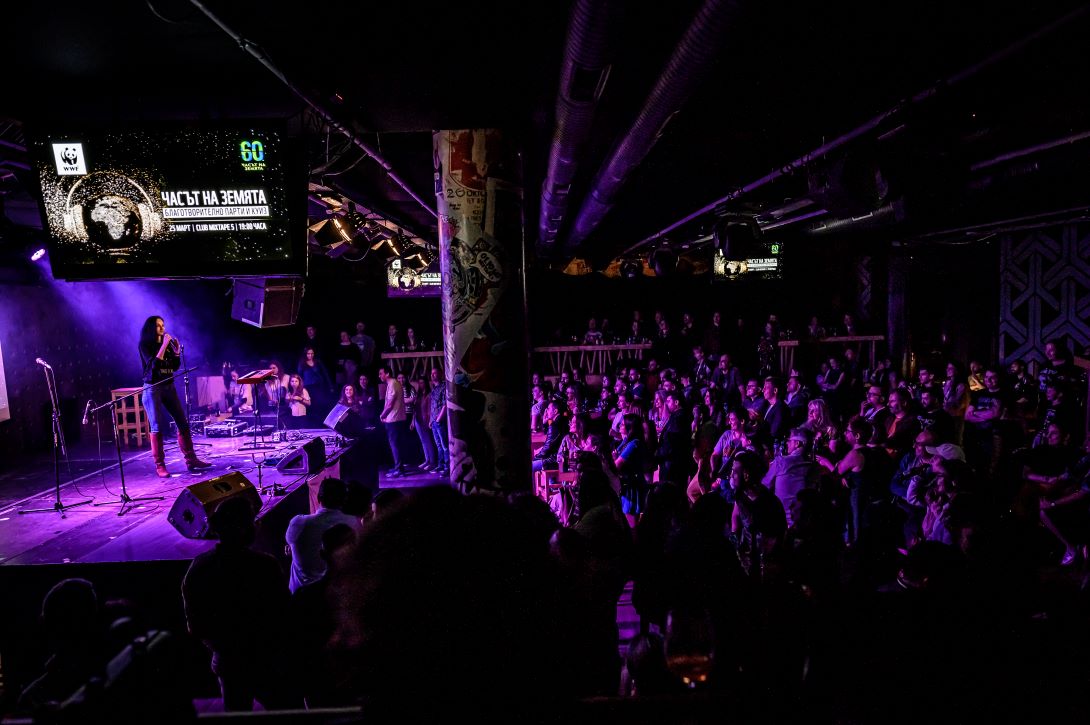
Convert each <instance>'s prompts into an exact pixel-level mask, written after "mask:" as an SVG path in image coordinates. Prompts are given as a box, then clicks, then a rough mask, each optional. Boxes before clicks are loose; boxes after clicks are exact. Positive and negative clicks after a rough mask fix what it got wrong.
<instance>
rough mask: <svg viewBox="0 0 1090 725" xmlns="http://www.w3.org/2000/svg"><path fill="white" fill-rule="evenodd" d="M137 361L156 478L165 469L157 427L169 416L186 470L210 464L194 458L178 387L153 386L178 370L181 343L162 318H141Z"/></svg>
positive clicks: (191, 440) (164, 474)
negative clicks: (176, 435)
mask: <svg viewBox="0 0 1090 725" xmlns="http://www.w3.org/2000/svg"><path fill="white" fill-rule="evenodd" d="M139 349H140V364H141V366H142V368H143V371H144V391H143V393H142V394H141V397H140V399H141V402H143V404H144V410H145V411H147V415H148V427H149V428H150V429H151V452H152V457H153V459H154V460H155V473H156V474H157V475H158V476H159V477H160V478H167V477H169V476H170V472H169V471H167V467H166V463H165V460H164V454H163V436H162V433H161V432H160V426H162V427H163V428H166V425H167V418H168V417H169V418H170V419H172V420H173V421H174V424H175V425H176V426H178V447H179V448H180V449H181V451H182V455H183V456H185V465H186V468H188V469H189V470H190V471H193V472H198V471H204V470H206V469H209V468H211V467H212V464H211V463H207V462H205V461H202V460H201V459H199V458H197V454H196V452H194V450H193V437H192V435H190V432H189V421H188V420H187V419H186V417H185V410H184V409H183V408H182V403H181V401H180V400H178V390H177V388H175V387H174V383H173V382H169V383H163V384H162V385H155V386H154V387H152V386H153V384H154V383H158V382H160V381H162V380H166V379H168V378H170V377H171V376H172V375H174V373H176V372H177V371H178V367H179V364H178V363H179V357H178V356H179V352H180V350H181V345H180V344H179V343H178V340H177V338H175V337H174V336H172V335H170V334H169V333H168V332H167V331H166V326H165V325H164V324H163V318H162V317H158V316H156V315H152V316H151V317H149V318H148V319H146V320H144V326H143V327H142V328H141V329H140V344H139Z"/></svg>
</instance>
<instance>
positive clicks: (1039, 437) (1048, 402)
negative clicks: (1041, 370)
mask: <svg viewBox="0 0 1090 725" xmlns="http://www.w3.org/2000/svg"><path fill="white" fill-rule="evenodd" d="M1067 392H1068V388H1067V384H1066V383H1064V382H1063V381H1062V380H1059V379H1057V378H1054V379H1053V380H1051V381H1050V382H1048V383H1047V384H1046V385H1045V405H1044V408H1043V410H1042V413H1041V417H1040V428H1039V429H1038V431H1037V434H1036V435H1035V436H1034V439H1033V445H1035V446H1037V445H1040V444H1041V443H1042V442H1043V439H1044V437H1045V435H1046V434H1047V432H1048V426H1049V425H1051V424H1052V423H1058V424H1059V425H1060V427H1061V428H1062V429H1063V430H1065V431H1069V432H1070V433H1071V435H1072V436H1073V437H1074V438H1075V439H1076V440H1079V439H1081V438H1082V428H1083V426H1082V419H1083V411H1081V410H1079V408H1078V406H1077V405H1075V403H1073V402H1072V401H1071V400H1070V399H1069V398H1068V395H1067Z"/></svg>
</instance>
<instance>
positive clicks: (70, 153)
mask: <svg viewBox="0 0 1090 725" xmlns="http://www.w3.org/2000/svg"><path fill="white" fill-rule="evenodd" d="M61 161H63V162H64V163H66V164H68V165H70V166H74V165H76V164H77V163H78V162H79V152H78V151H76V149H74V148H72V147H71V146H66V147H65V148H64V151H61Z"/></svg>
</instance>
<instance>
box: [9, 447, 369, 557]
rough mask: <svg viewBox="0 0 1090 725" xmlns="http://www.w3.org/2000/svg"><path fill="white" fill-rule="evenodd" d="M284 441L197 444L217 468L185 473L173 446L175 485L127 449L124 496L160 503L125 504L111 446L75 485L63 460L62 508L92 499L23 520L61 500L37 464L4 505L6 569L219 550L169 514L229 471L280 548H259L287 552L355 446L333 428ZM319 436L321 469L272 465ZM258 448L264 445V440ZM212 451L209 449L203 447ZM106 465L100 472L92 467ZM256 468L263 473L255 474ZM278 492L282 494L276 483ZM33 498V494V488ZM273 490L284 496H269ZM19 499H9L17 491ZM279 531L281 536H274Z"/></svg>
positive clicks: (169, 459)
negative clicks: (292, 532)
mask: <svg viewBox="0 0 1090 725" xmlns="http://www.w3.org/2000/svg"><path fill="white" fill-rule="evenodd" d="M285 435H286V436H287V438H288V440H285V441H283V442H280V441H276V442H272V441H271V440H270V441H269V442H267V444H266V445H267V446H268V448H267V449H264V450H247V449H246V448H245V446H246V445H249V444H252V443H253V438H252V436H234V437H224V438H206V437H203V436H197V437H195V439H194V440H195V441H196V442H197V443H198V446H197V454H198V456H200V457H201V458H202V459H203V460H205V461H207V462H209V463H211V464H212V468H210V469H208V470H207V471H203V472H201V473H190V472H188V471H187V470H186V467H185V462H184V461H183V460H182V455H181V451H179V450H178V447H177V445H172V446H168V448H167V452H166V465H167V468H168V469H169V470H170V471H171V477H170V478H166V479H163V478H159V477H158V476H156V475H155V467H154V465H153V463H152V459H151V451H150V450H147V449H144V450H139V449H136V450H134V451H132V452H126V451H124V449H123V464H122V465H123V469H122V470H123V472H124V479H125V490H126V493H127V494H128V496H129V497H131V498H134V499H138V498H142V497H156V498H158V497H161V498H160V499H159V500H146V501H134V502H132V503H130V504H127V505H122V503H121V475H120V472H119V466H118V462H117V456H116V453H115V452H114V448H113V447H112V444H110V445H109V446H108V447H104V449H103V454H104V455H106V456H112V459H111V458H105V459H101V460H100V459H96V458H94V457H91V458H88V457H87V456H86V452H84V455H83V457H81V458H80V460H79V462H78V468H76V469H74V470H73V474H74V478H71V479H70V478H69V476H68V471H67V466H66V464H65V462H64V461H63V460H62V464H61V470H62V476H61V481H62V485H61V489H60V497H61V503H62V504H65V505H69V504H73V503H77V502H79V501H85V500H88V499H91V503H88V504H85V505H80V506H74V507H72V508H67V509H65V510H63V511H54V510H47V511H45V512H41V513H20V512H22V511H27V510H30V509H51V508H52V507H53V506H54V503H55V502H56V493H55V486H54V474H53V468H52V464H51V463H50V464H49V465H48V466H47V467H43V466H41V465H39V466H37V467H36V468H35V469H34V470H32V471H30V472H28V473H25V474H23V476H21V481H20V485H18V486H6V487H5V497H4V498H3V499H0V505H2V508H0V566H18V565H25V564H72V563H104V562H133V561H157V560H186V561H188V560H190V559H192V558H193V557H194V556H196V555H197V554H200V553H201V552H203V551H206V550H208V549H209V548H211V547H212V546H214V544H215V542H214V541H211V540H203V539H189V538H186V537H185V536H183V535H182V534H181V533H179V531H178V530H177V529H175V527H174V526H173V525H172V524H171V523H170V522H169V521H168V519H167V514H168V513H169V511H170V508H171V506H172V505H173V504H174V502H175V500H176V499H177V497H178V495H179V494H180V493H182V492H183V491H184V490H185V489H186V487H188V486H191V485H193V484H196V483H201V482H203V481H208V480H210V479H213V478H217V477H219V476H223V475H226V474H230V473H233V472H238V473H241V474H242V475H243V476H244V477H245V478H246V480H247V481H249V483H251V484H252V485H253V486H254V487H255V488H259V489H261V490H263V491H264V493H262V495H261V502H262V505H261V510H260V512H259V513H258V527H259V531H261V533H262V534H263V535H262V536H261V539H267V538H268V539H275V538H277V537H279V546H278V545H277V544H276V543H275V542H272V541H270V542H265V541H259V544H265V545H263V546H261V547H260V548H269V549H272V550H273V551H270V553H278V552H277V551H276V549H278V548H281V547H282V543H283V538H282V536H283V531H284V527H286V525H287V524H286V522H287V519H289V518H290V517H291V516H293V515H295V514H297V513H307V512H308V510H309V502H310V489H311V488H312V487H315V486H316V485H317V483H318V482H319V481H320V480H321V479H322V478H325V477H326V476H329V475H338V476H339V475H341V472H340V463H341V459H342V457H343V456H345V454H346V453H347V452H349V451H350V450H352V448H353V447H354V446H355V445H356V444H357V442H356V441H353V440H351V439H345V438H342V437H341V436H339V435H337V434H336V433H334V432H333V431H331V430H328V429H305V430H293V431H287V432H286V433H285ZM315 439H321V442H322V445H323V446H324V449H325V460H324V462H321V461H319V462H318V464H317V465H314V464H313V462H312V469H311V470H312V471H314V469H315V468H317V469H318V470H317V471H316V472H310V473H308V472H307V471H305V470H304V471H302V472H298V473H281V472H279V471H277V470H276V465H275V463H276V462H277V461H278V460H280V459H281V458H283V457H285V456H288V455H290V454H291V453H292V452H293V451H295V450H296V449H298V448H301V447H302V446H304V445H305V444H306V443H308V442H309V441H313V440H315ZM259 443H260V439H259ZM201 444H207V445H201ZM96 464H101V465H96ZM259 464H260V472H259ZM274 485H275V486H276V489H274V488H273V486H274ZM30 490H33V491H34V492H33V493H29V494H27V493H26V492H27V491H30ZM274 490H275V491H276V493H277V494H278V495H273V493H274ZM19 493H23V494H25V495H23V496H22V497H21V498H17V499H13V498H12V496H13V494H15V495H18V494H19ZM277 529H278V530H277Z"/></svg>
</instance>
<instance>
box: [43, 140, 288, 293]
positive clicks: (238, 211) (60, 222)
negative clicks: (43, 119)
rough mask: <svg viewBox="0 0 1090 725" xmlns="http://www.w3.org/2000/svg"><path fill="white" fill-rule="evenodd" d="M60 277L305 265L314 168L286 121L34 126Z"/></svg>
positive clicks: (283, 269)
mask: <svg viewBox="0 0 1090 725" xmlns="http://www.w3.org/2000/svg"><path fill="white" fill-rule="evenodd" d="M30 143H31V147H32V154H33V158H34V161H35V163H36V165H37V171H38V176H39V178H40V180H41V192H42V214H43V222H44V228H45V229H46V230H47V232H48V237H49V244H48V247H49V257H50V263H51V266H52V268H53V276H54V277H57V278H59V279H131V278H147V277H157V278H162V277H239V276H250V275H263V276H264V275H276V274H303V273H304V272H305V271H306V233H307V230H306V195H307V185H306V169H305V168H304V166H303V164H302V163H301V157H300V156H299V154H298V152H297V148H296V146H295V145H294V143H293V142H292V141H291V140H290V139H288V138H286V137H285V133H284V128H283V126H282V124H279V123H277V122H275V121H272V122H270V121H262V122H246V123H239V122H232V123H226V122H220V123H205V122H200V123H193V124H180V123H178V124H156V125H144V126H140V127H131V126H126V127H115V128H96V129H71V128H66V129H56V130H53V129H50V130H44V129H43V130H41V131H39V132H38V133H36V134H32V135H31V141H30Z"/></svg>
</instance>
